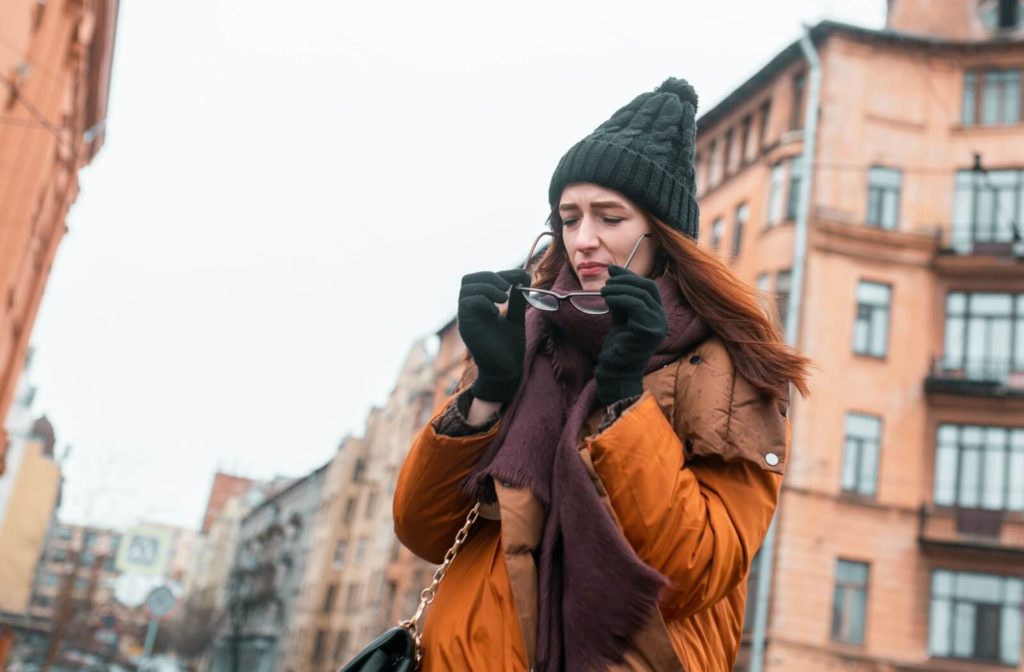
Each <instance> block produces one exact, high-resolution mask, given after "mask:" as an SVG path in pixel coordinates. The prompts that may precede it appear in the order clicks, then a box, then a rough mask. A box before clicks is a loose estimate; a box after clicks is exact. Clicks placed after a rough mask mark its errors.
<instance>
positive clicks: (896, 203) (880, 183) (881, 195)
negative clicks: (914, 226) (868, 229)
mask: <svg viewBox="0 0 1024 672" xmlns="http://www.w3.org/2000/svg"><path fill="white" fill-rule="evenodd" d="M902 181H903V173H902V172H901V171H899V170H897V169H895V168H882V167H881V166H872V167H871V168H870V169H869V170H868V212H867V217H866V218H865V222H866V223H867V224H868V225H870V226H877V227H879V228H882V229H895V228H896V222H897V221H898V220H899V216H900V185H901V183H902Z"/></svg>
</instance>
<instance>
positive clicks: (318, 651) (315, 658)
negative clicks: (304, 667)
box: [309, 630, 327, 663]
mask: <svg viewBox="0 0 1024 672" xmlns="http://www.w3.org/2000/svg"><path fill="white" fill-rule="evenodd" d="M326 637H327V633H326V632H324V631H323V630H317V631H316V637H314V638H313V653H312V655H310V657H309V659H310V661H311V662H314V663H319V662H320V661H321V660H323V657H324V639H325V638H326Z"/></svg>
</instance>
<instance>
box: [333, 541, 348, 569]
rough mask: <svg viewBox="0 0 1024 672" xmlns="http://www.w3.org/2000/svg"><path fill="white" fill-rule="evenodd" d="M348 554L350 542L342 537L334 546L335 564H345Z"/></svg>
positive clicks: (338, 565)
mask: <svg viewBox="0 0 1024 672" xmlns="http://www.w3.org/2000/svg"><path fill="white" fill-rule="evenodd" d="M346 555H348V542H347V541H345V540H344V539H341V540H339V541H338V543H337V545H335V547H334V566H335V567H341V566H342V565H344V564H345V556H346Z"/></svg>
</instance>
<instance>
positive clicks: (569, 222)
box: [562, 218, 579, 226]
mask: <svg viewBox="0 0 1024 672" xmlns="http://www.w3.org/2000/svg"><path fill="white" fill-rule="evenodd" d="M578 221H579V220H577V219H571V218H570V219H563V220H562V226H572V225H574V224H575V223H576V222H578Z"/></svg>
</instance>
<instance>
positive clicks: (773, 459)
mask: <svg viewBox="0 0 1024 672" xmlns="http://www.w3.org/2000/svg"><path fill="white" fill-rule="evenodd" d="M764 461H765V462H767V463H768V466H770V467H774V466H775V465H776V464H778V463H779V456H778V455H776V454H775V453H768V454H767V455H765V456H764Z"/></svg>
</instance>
